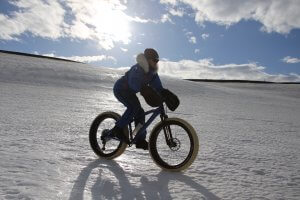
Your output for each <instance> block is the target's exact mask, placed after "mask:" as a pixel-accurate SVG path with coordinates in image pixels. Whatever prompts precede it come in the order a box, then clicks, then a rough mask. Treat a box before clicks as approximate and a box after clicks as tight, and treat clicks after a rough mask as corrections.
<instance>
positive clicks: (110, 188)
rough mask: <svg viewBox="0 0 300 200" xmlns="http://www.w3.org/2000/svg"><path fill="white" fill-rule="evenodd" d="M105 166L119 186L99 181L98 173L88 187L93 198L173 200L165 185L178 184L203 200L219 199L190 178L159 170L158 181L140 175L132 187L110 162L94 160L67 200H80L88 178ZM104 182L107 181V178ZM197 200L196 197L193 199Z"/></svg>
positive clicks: (84, 171) (100, 179)
mask: <svg viewBox="0 0 300 200" xmlns="http://www.w3.org/2000/svg"><path fill="white" fill-rule="evenodd" d="M101 167H105V168H106V169H108V170H109V171H111V172H112V174H113V176H114V178H116V179H117V181H118V184H116V183H113V182H112V181H105V182H103V180H102V172H100V173H99V176H98V177H97V179H96V181H95V183H94V185H93V186H92V187H91V191H90V192H91V195H92V199H95V200H96V199H172V196H171V194H170V190H169V188H168V184H169V182H170V181H176V182H181V183H183V184H185V185H187V186H189V187H191V188H193V189H195V190H196V191H197V192H199V193H201V194H202V196H203V197H204V198H205V199H213V200H215V199H220V198H219V197H217V196H216V195H215V194H213V193H212V192H210V191H209V190H208V189H206V188H205V187H203V186H202V185H200V184H199V183H197V182H195V181H194V180H193V179H192V178H191V177H189V176H186V175H184V174H182V173H172V172H165V171H161V172H160V173H159V174H158V175H157V181H156V180H154V181H149V180H148V178H147V177H145V176H142V177H141V179H140V181H141V186H140V187H136V186H133V185H132V184H131V183H130V182H129V180H128V178H127V177H126V174H125V171H124V170H123V169H122V167H121V166H120V165H119V164H118V163H117V162H115V161H113V160H102V159H97V160H95V161H93V162H91V163H90V164H89V165H88V166H86V167H85V168H84V169H83V170H82V171H81V172H80V174H79V176H78V177H77V179H76V181H75V184H74V185H73V188H72V191H71V194H70V198H69V199H70V200H74V199H75V200H83V199H85V198H84V192H85V191H87V190H86V184H87V182H88V179H89V176H90V174H91V173H92V171H93V170H94V169H95V168H101ZM106 179H107V178H106ZM195 199H199V198H195Z"/></svg>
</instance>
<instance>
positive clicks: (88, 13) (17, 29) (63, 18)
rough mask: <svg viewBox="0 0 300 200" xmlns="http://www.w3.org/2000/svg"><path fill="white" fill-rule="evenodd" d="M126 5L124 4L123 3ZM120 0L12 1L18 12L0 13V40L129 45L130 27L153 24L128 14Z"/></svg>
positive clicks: (104, 47) (108, 46) (108, 47)
mask: <svg viewBox="0 0 300 200" xmlns="http://www.w3.org/2000/svg"><path fill="white" fill-rule="evenodd" d="M122 2H123V1H122ZM122 2H121V1H120V0H113V1H98V0H87V1H78V0H66V1H62V0H31V1H28V0H18V1H9V3H10V4H12V5H13V6H14V8H15V9H16V11H11V12H9V13H8V14H7V15H4V14H1V13H0V27H1V28H0V39H2V40H20V35H22V34H26V33H30V34H32V35H33V36H39V37H43V38H48V39H53V40H56V39H59V38H64V37H69V38H73V39H78V40H93V41H96V42H97V43H98V44H99V47H100V48H103V49H106V50H108V49H112V48H113V47H114V46H115V43H117V42H120V43H123V44H128V43H129V42H130V38H131V36H132V34H131V32H130V30H129V24H130V23H132V22H134V23H148V22H153V23H156V22H155V21H153V20H150V19H143V18H140V17H137V16H130V15H127V14H126V13H125V11H126V9H127V7H126V5H125V4H123V3H122Z"/></svg>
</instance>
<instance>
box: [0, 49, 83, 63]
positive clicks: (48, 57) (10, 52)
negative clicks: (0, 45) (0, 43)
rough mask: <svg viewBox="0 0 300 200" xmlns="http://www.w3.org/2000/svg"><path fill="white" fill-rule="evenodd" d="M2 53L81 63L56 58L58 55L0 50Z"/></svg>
mask: <svg viewBox="0 0 300 200" xmlns="http://www.w3.org/2000/svg"><path fill="white" fill-rule="evenodd" d="M0 53H8V54H14V55H21V56H30V57H36V58H46V59H51V60H61V61H67V62H75V63H80V62H78V61H74V60H68V59H63V58H56V57H51V56H43V55H36V54H30V53H23V52H17V51H6V50H0Z"/></svg>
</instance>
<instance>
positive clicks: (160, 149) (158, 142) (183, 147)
mask: <svg viewBox="0 0 300 200" xmlns="http://www.w3.org/2000/svg"><path fill="white" fill-rule="evenodd" d="M198 150H199V140H198V136H197V134H196V131H195V130H194V128H193V127H192V126H191V125H190V124H189V123H188V122H186V121H184V120H183V119H179V118H168V119H165V120H164V121H162V122H160V123H158V124H157V125H156V126H155V127H154V128H153V130H152V132H151V135H150V138H149V151H150V155H151V157H152V159H153V161H154V162H155V163H156V164H157V165H158V166H159V167H161V168H162V169H164V170H168V171H182V170H185V169H187V168H188V167H189V166H190V165H191V164H192V163H193V162H194V160H195V159H196V157H197V154H198Z"/></svg>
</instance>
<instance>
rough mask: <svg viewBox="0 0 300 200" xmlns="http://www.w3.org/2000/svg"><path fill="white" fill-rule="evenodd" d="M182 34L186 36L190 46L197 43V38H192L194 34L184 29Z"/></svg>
mask: <svg viewBox="0 0 300 200" xmlns="http://www.w3.org/2000/svg"><path fill="white" fill-rule="evenodd" d="M183 32H185V35H186V36H187V38H188V40H189V42H190V43H192V44H196V43H197V38H196V37H195V36H194V34H193V33H192V32H189V31H187V30H186V29H184V30H183Z"/></svg>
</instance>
